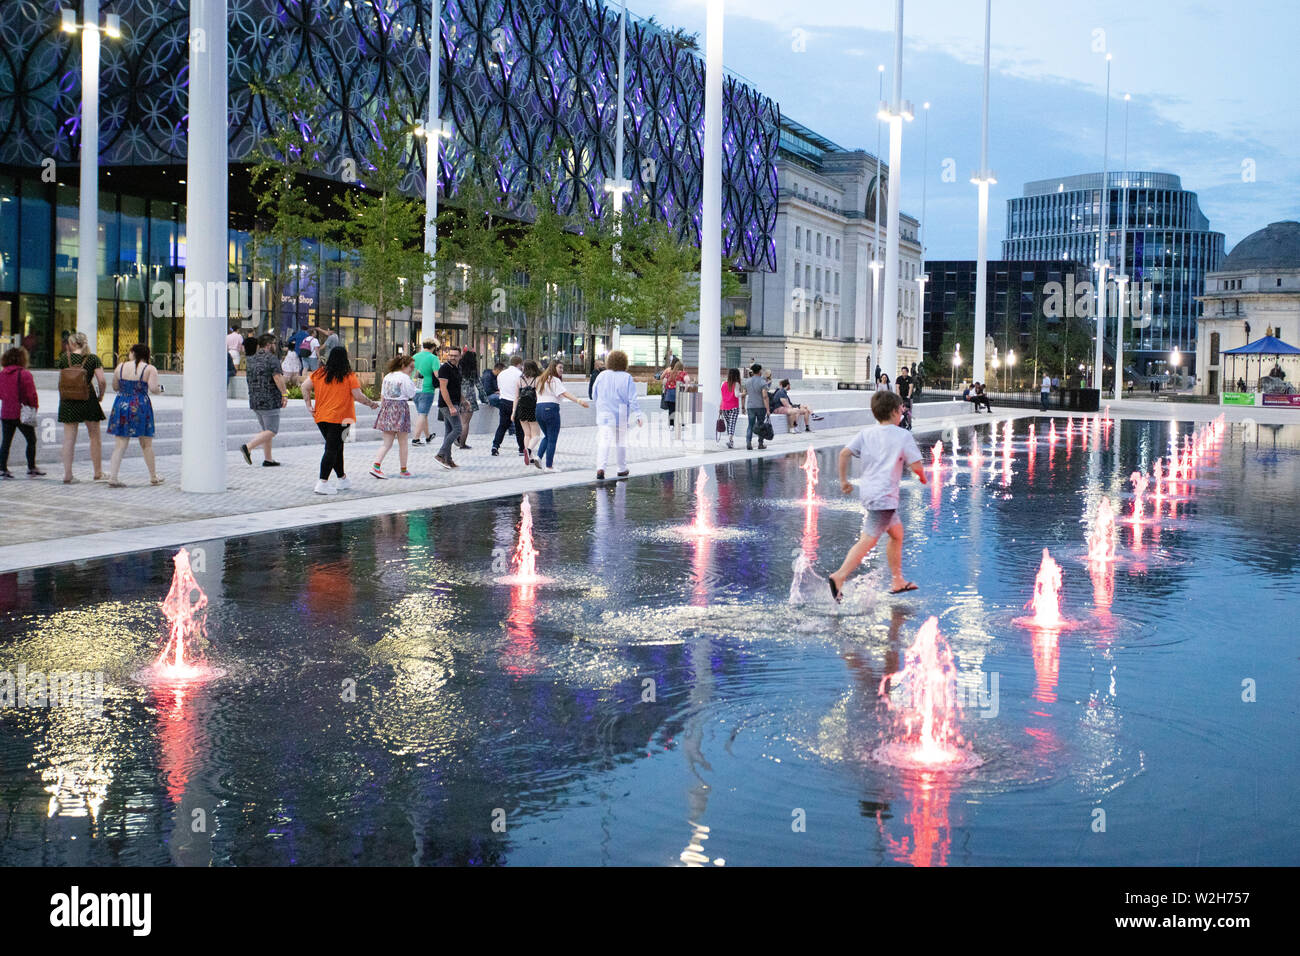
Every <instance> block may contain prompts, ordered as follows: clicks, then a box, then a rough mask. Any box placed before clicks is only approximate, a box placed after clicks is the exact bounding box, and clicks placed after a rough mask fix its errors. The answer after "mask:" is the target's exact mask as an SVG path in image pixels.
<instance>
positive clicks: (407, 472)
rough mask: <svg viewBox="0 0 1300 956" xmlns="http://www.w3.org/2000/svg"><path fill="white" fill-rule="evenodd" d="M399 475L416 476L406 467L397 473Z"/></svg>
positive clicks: (403, 476) (405, 476) (401, 476)
mask: <svg viewBox="0 0 1300 956" xmlns="http://www.w3.org/2000/svg"><path fill="white" fill-rule="evenodd" d="M397 477H398V478H414V477H415V475H413V474H411V473H410V472H409V471H407V470H406V469H405V468H403V469H402V470H401V471H400V472H398V473H397Z"/></svg>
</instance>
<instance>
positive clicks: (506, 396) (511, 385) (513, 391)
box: [497, 365, 524, 405]
mask: <svg viewBox="0 0 1300 956" xmlns="http://www.w3.org/2000/svg"><path fill="white" fill-rule="evenodd" d="M523 377H524V373H523V369H521V368H520V367H519V366H518V365H511V366H510V367H509V368H507V369H505V370H503V371H502V372H501V374H500V375H498V376H497V391H498V392H499V393H500V394H501V401H503V402H509V403H510V404H512V405H513V404H514V403H515V402H517V401H518V400H519V380H520V379H521V378H523Z"/></svg>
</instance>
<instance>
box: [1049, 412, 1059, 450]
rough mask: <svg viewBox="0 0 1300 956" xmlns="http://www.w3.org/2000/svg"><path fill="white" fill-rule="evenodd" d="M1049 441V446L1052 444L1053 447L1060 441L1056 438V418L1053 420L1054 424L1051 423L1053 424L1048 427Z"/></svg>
mask: <svg viewBox="0 0 1300 956" xmlns="http://www.w3.org/2000/svg"><path fill="white" fill-rule="evenodd" d="M1047 441H1048V443H1049V444H1052V445H1055V444H1056V443H1057V441H1059V439H1058V438H1057V437H1056V419H1055V418H1053V419H1052V423H1051V424H1050V425H1049V426H1048V428H1047Z"/></svg>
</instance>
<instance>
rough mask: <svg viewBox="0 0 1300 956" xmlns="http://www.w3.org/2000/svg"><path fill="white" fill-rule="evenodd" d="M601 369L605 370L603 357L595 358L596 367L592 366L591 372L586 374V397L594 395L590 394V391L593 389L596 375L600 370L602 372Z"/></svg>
mask: <svg viewBox="0 0 1300 956" xmlns="http://www.w3.org/2000/svg"><path fill="white" fill-rule="evenodd" d="M603 371H605V360H604V359H596V367H595V368H593V369H592V370H591V374H590V375H588V376H587V397H588V398H592V397H594V396H592V394H591V393H592V390H593V389H595V387H596V376H597V375H599V374H600V373H601V372H603Z"/></svg>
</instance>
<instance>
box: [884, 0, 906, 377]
mask: <svg viewBox="0 0 1300 956" xmlns="http://www.w3.org/2000/svg"><path fill="white" fill-rule="evenodd" d="M902 110H903V0H897V3H896V5H895V8H894V98H893V102H892V103H891V104H890V113H889V221H888V224H887V225H886V227H885V228H886V230H887V232H886V235H885V275H884V282H885V304H884V307H883V309H882V311H881V315H880V320H881V321H880V324H881V328H882V330H883V331H882V332H881V338H882V341H881V344H880V368H881V370H882V371H883V372H884V373H885V374H886V375H888V376H889V380H890V381H891V382H892V381H893V380H894V378H895V377H896V376H897V375H898V283H899V274H900V273H899V268H898V263H899V260H898V201H899V198H900V196H899V194H900V193H901V192H902V185H901V180H902V178H903V171H902V167H903V116H902Z"/></svg>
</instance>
